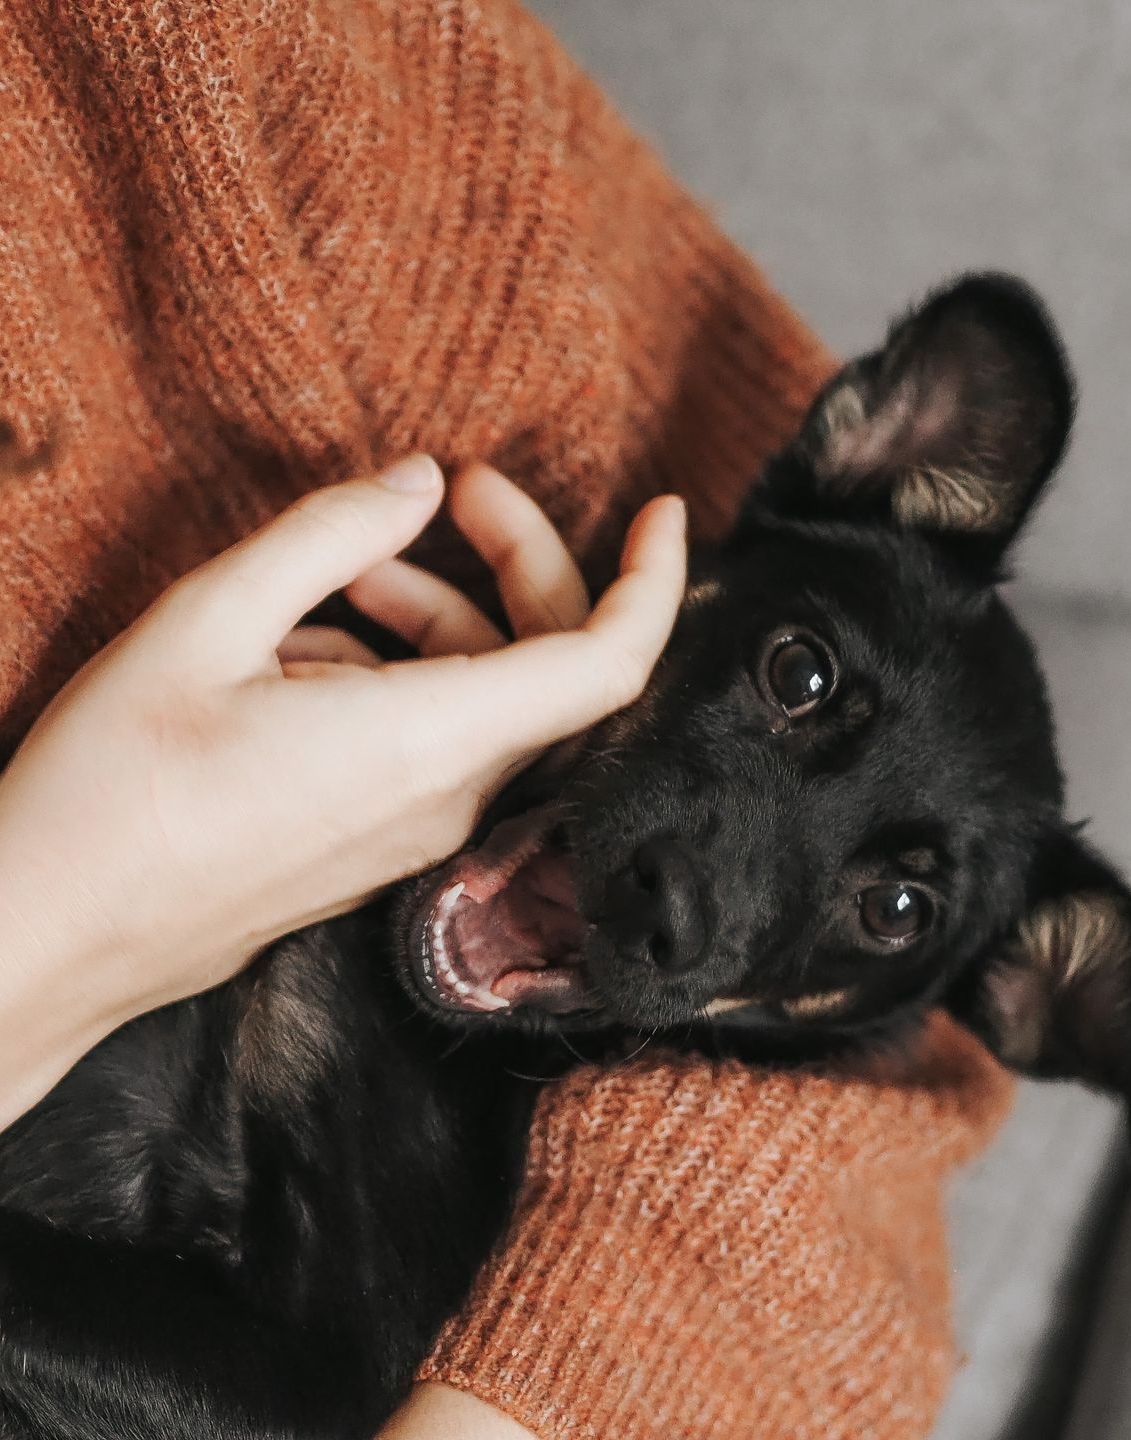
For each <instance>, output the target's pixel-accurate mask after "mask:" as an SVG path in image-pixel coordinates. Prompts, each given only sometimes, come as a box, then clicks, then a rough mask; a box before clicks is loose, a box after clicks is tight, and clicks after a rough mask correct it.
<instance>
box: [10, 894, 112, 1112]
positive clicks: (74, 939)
mask: <svg viewBox="0 0 1131 1440" xmlns="http://www.w3.org/2000/svg"><path fill="white" fill-rule="evenodd" d="M32 912H36V913H38V914H39V916H40V921H39V923H37V921H36V919H35V918H34V915H33V913H32ZM102 948H103V947H101V946H100V945H99V944H97V943H92V942H91V940H90V939H89V938H87V937H84V936H83V935H82V934H81V932H80V931H78V930H77V929H75V928H73V927H72V926H71V924H69V923H68V921H67V920H66V918H65V917H63V916H60V915H59V914H58V912H57V911H56V913H52V911H51V908H50V907H49V903H48V900H47V898H46V897H43V899H42V907H41V905H40V902H39V901H38V900H36V899H35V898H34V890H33V888H32V887H30V886H25V884H24V883H23V882H22V881H21V879H20V878H19V876H18V875H16V874H14V873H11V872H9V873H8V874H5V875H4V878H3V880H2V881H0V1035H2V1036H3V1044H2V1045H0V1129H3V1128H4V1127H6V1126H7V1125H9V1124H11V1123H12V1121H14V1120H15V1119H17V1118H18V1117H19V1116H20V1115H22V1114H23V1113H24V1112H25V1111H27V1110H29V1109H31V1107H32V1106H33V1105H35V1104H36V1103H37V1102H38V1101H39V1100H41V1099H42V1098H43V1096H44V1095H46V1094H47V1092H48V1091H49V1090H50V1089H51V1088H52V1087H53V1086H54V1085H55V1084H56V1083H57V1082H58V1081H59V1080H60V1079H62V1077H63V1076H64V1075H65V1074H66V1073H67V1071H68V1070H69V1069H70V1068H71V1066H72V1065H74V1064H75V1063H76V1062H77V1061H78V1060H79V1059H81V1057H82V1056H83V1055H84V1054H86V1052H87V1051H88V1050H90V1049H92V1048H93V1047H94V1046H95V1045H96V1044H97V1043H98V1042H99V1041H100V1040H102V1039H104V1038H105V1037H106V1035H108V1034H109V1033H110V1031H111V1030H113V1029H115V1028H116V1027H117V1025H119V1024H121V1023H122V1022H123V1021H124V1020H126V1019H128V1018H129V1015H128V1012H127V1008H126V1007H125V1006H124V1005H122V1004H120V1003H118V1000H117V997H116V996H113V995H112V994H111V993H110V992H109V991H108V989H107V987H106V985H105V978H106V974H107V966H106V965H105V963H104V961H103V959H102V958H101V956H100V953H99V952H100V950H101V949H102Z"/></svg>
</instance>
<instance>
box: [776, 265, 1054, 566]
mask: <svg viewBox="0 0 1131 1440" xmlns="http://www.w3.org/2000/svg"><path fill="white" fill-rule="evenodd" d="M1072 395H1073V390H1072V379H1071V375H1070V373H1069V369H1068V364H1067V361H1066V359H1065V355H1064V351H1063V349H1062V347H1061V343H1060V340H1059V339H1058V337H1057V334H1056V330H1055V328H1054V327H1053V324H1052V321H1051V320H1050V319H1049V317H1048V314H1047V312H1046V311H1045V308H1044V306H1043V305H1042V303H1041V301H1040V300H1039V299H1038V297H1037V296H1036V295H1035V294H1034V293H1033V291H1032V290H1030V289H1029V287H1028V286H1027V285H1024V284H1023V283H1022V282H1021V281H1019V280H1016V279H1013V278H1012V277H1010V276H1005V275H994V274H984V275H971V276H967V277H966V278H965V279H963V280H960V281H958V282H957V283H956V284H953V285H951V286H949V287H948V288H946V289H943V290H940V291H938V292H936V293H935V294H934V295H932V296H930V297H929V298H928V299H927V300H926V301H925V302H924V304H922V305H921V306H919V307H918V309H916V310H913V311H912V312H911V313H910V314H909V315H908V316H906V318H905V319H903V320H902V321H900V322H899V323H898V324H896V325H895V326H894V327H893V329H892V331H891V333H890V334H889V336H888V340H887V343H886V344H885V345H884V346H883V347H882V348H881V349H879V350H877V351H875V352H873V353H872V354H870V355H865V356H863V357H862V358H861V359H859V360H855V361H853V362H852V364H850V365H848V366H846V367H845V369H844V370H842V371H841V372H840V374H839V375H838V376H836V378H835V379H833V380H832V381H831V382H830V384H829V385H828V386H826V388H825V390H824V391H823V393H822V394H821V395H820V396H818V398H817V401H816V403H815V404H814V406H813V408H812V410H811V411H810V413H809V416H808V418H807V419H806V421H805V423H804V426H803V428H802V430H801V434H800V435H799V437H798V439H797V440H796V441H795V442H794V444H793V445H792V446H791V447H790V449H789V450H787V451H786V452H785V454H784V456H782V457H781V459H780V460H779V462H778V463H777V464H776V465H775V466H772V467H771V469H770V471H769V473H768V475H767V485H766V489H765V491H764V492H763V494H762V495H761V496H758V495H755V497H754V504H755V506H758V505H759V504H760V503H768V505H769V507H770V509H771V510H772V511H774V512H776V513H778V514H782V515H786V516H791V517H793V518H806V519H828V518H839V519H848V520H862V521H873V522H874V521H880V522H882V523H885V524H891V525H894V526H896V527H897V528H901V529H909V530H916V531H919V532H925V533H928V534H931V535H933V536H934V537H936V538H938V539H940V540H942V541H945V542H948V543H949V544H951V546H952V547H953V548H954V549H955V550H956V551H958V552H961V553H963V554H964V555H965V556H967V557H969V558H971V559H973V560H974V561H976V562H983V563H985V564H988V565H990V566H991V567H992V566H994V565H996V563H997V561H998V560H999V559H1000V557H1001V554H1002V552H1003V551H1004V549H1005V548H1006V547H1007V546H1008V545H1009V543H1010V542H1011V541H1012V539H1013V538H1014V536H1015V534H1016V533H1017V530H1018V529H1019V527H1020V526H1021V524H1022V522H1023V521H1024V519H1025V517H1026V516H1027V515H1028V513H1029V511H1030V510H1031V508H1032V506H1033V504H1034V502H1035V501H1036V499H1037V498H1038V496H1039V495H1040V493H1041V491H1042V489H1043V488H1044V486H1045V483H1046V482H1047V480H1048V479H1049V476H1050V475H1051V474H1052V471H1053V470H1054V468H1055V467H1056V464H1057V462H1058V461H1059V459H1060V457H1061V454H1062V453H1063V450H1064V447H1065V444H1066V442H1067V439H1068V433H1069V430H1070V428H1071V424H1072V409H1073V399H1072Z"/></svg>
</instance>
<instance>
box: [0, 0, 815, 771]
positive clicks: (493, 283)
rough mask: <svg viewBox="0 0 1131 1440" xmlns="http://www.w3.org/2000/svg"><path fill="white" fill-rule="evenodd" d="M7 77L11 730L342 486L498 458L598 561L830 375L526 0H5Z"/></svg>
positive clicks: (1, 663) (2, 597) (0, 315)
mask: <svg viewBox="0 0 1131 1440" xmlns="http://www.w3.org/2000/svg"><path fill="white" fill-rule="evenodd" d="M0 81H2V83H0V135H2V136H3V137H4V139H3V149H2V151H0V166H2V178H3V182H4V183H3V184H2V185H0V422H4V423H6V424H7V425H8V426H9V427H10V428H11V431H12V435H11V444H10V445H9V447H8V459H9V462H10V465H9V469H10V472H11V478H10V480H9V482H8V484H7V486H6V487H5V489H4V491H3V506H4V509H3V523H2V527H0V529H2V534H0V714H2V715H3V716H4V724H5V728H4V730H3V731H0V745H2V744H3V742H4V741H5V740H7V741H9V742H10V740H11V738H12V737H13V736H14V735H16V734H18V733H19V732H20V730H21V729H22V728H26V725H27V723H28V722H29V720H30V718H31V717H32V716H33V714H34V713H35V711H36V710H37V709H38V707H40V706H41V705H42V702H43V700H44V699H45V697H46V696H47V695H48V694H49V693H50V691H51V689H52V688H54V687H56V686H57V685H58V683H59V682H60V681H61V680H62V679H63V678H64V677H65V675H66V674H67V673H68V672H69V671H70V670H71V669H73V668H74V664H75V662H76V660H78V659H81V658H84V657H85V656H87V655H88V654H90V653H91V652H92V651H93V650H94V649H95V648H97V647H98V646H99V645H100V644H101V643H102V642H103V641H105V640H106V639H107V638H108V637H109V636H110V635H112V634H113V633H114V632H115V631H116V630H117V629H119V628H120V627H121V625H122V624H123V623H124V622H125V621H127V620H128V619H130V618H131V617H132V616H133V615H134V614H135V613H136V612H137V611H138V609H139V608H140V607H141V606H142V605H143V604H144V603H145V602H146V601H148V600H149V599H151V598H152V597H153V596H154V595H155V594H156V593H157V592H158V591H159V590H160V589H161V588H162V587H163V586H164V585H165V584H166V583H167V582H168V581H169V580H170V579H171V578H172V577H173V576H175V575H176V574H177V573H178V572H180V571H183V570H184V569H186V568H188V567H190V566H192V565H193V564H194V563H195V562H197V561H199V560H201V559H202V558H204V557H205V556H207V555H208V554H210V553H212V552H214V551H215V550H217V549H219V548H222V547H223V546H224V545H226V544H227V543H228V542H230V541H232V540H234V539H235V538H236V537H238V536H239V535H241V534H243V533H244V532H246V531H247V530H248V529H249V528H252V527H253V526H254V525H255V524H257V523H258V522H260V521H262V520H263V519H265V518H266V517H267V516H268V515H270V514H271V513H272V512H273V511H275V510H277V509H279V508H280V507H281V506H282V505H283V504H284V503H285V502H286V501H287V500H289V499H291V498H292V497H294V496H295V495H297V494H299V493H300V492H302V491H303V490H305V489H307V488H309V487H310V486H311V485H314V484H321V483H325V482H326V481H328V480H330V479H333V478H336V477H341V476H344V475H346V474H347V473H349V472H351V471H357V470H362V469H365V468H366V467H369V466H372V465H373V464H375V463H377V462H380V461H383V460H386V459H388V458H390V457H392V456H395V455H398V454H400V453H402V452H404V451H406V450H410V449H426V450H429V451H431V452H432V453H433V454H435V455H436V456H437V458H438V459H440V460H441V462H443V463H445V464H452V463H454V462H457V461H460V460H465V459H469V458H483V459H490V460H493V461H495V462H496V463H497V464H499V465H500V466H501V467H502V468H503V469H504V470H507V471H508V472H510V473H511V474H513V475H514V476H516V478H519V479H521V480H524V481H525V482H526V483H527V484H528V485H529V487H530V489H531V490H532V492H533V493H535V494H536V495H537V497H538V499H539V500H540V501H542V502H543V504H544V505H545V506H546V507H547V508H548V510H549V511H550V513H551V515H552V516H553V518H554V519H555V520H556V521H557V523H558V524H559V525H560V526H561V527H562V528H563V530H564V532H565V533H566V535H567V536H568V538H569V539H570V541H571V543H572V544H573V545H574V547H575V548H576V550H577V551H578V553H579V554H581V555H583V556H584V557H585V558H586V560H587V562H588V564H589V566H590V569H591V572H592V573H600V572H602V571H603V569H604V567H605V565H606V564H607V562H608V559H609V555H610V551H611V547H612V544H613V541H614V539H615V537H616V535H617V534H618V533H619V532H620V530H621V528H622V526H623V521H624V518H625V516H626V514H627V513H628V512H629V511H630V510H632V509H634V508H635V507H636V506H637V505H638V504H639V503H640V502H641V500H642V499H644V498H645V497H646V496H648V495H650V494H653V493H656V492H658V491H660V490H663V489H669V488H679V489H682V490H686V491H688V492H689V493H690V494H691V497H692V501H693V505H694V510H695V520H696V522H697V527H698V530H699V533H700V534H709V533H712V532H716V531H717V530H718V529H719V528H720V526H721V525H723V524H725V522H726V520H727V518H728V517H729V515H730V514H731V513H732V512H733V509H734V507H735V505H736V503H737V501H738V498H739V496H740V494H741V492H742V490H743V488H744V487H745V486H746V485H747V484H748V482H749V480H750V479H751V477H752V476H754V475H755V474H756V473H757V470H758V467H759V465H760V463H761V462H762V461H763V460H764V458H765V456H766V454H767V452H768V451H770V450H772V449H773V448H774V447H775V446H777V445H779V444H780V443H781V441H782V440H783V438H784V437H785V436H786V435H787V434H788V433H789V431H790V430H791V429H792V428H793V427H794V426H795V424H796V422H797V419H798V415H799V413H800V411H801V410H802V409H803V407H804V406H805V404H806V402H807V400H808V399H809V397H810V396H811V394H812V391H813V389H814V387H815V386H816V385H817V384H818V382H819V381H820V380H821V379H822V378H823V376H824V375H825V374H826V373H827V371H828V367H829V359H828V356H827V354H826V353H825V351H824V350H823V349H822V347H821V346H820V344H819V343H818V342H817V341H816V340H815V339H814V338H813V336H812V335H811V334H810V333H809V332H808V331H806V329H805V328H804V327H803V326H802V325H800V324H799V323H798V321H797V320H796V318H795V317H794V316H793V315H792V314H791V313H790V311H789V310H788V309H787V308H786V306H785V305H784V304H783V303H782V302H781V301H780V300H779V299H778V298H777V297H776V296H775V295H774V294H773V293H772V292H771V291H770V290H769V289H768V287H767V286H766V284H765V282H764V281H763V280H762V278H761V277H760V276H759V274H758V273H757V271H756V270H755V269H754V267H753V266H752V265H751V264H750V263H749V262H748V261H747V260H746V259H744V258H743V257H742V256H741V255H740V254H738V253H737V252H736V251H735V249H734V248H733V247H732V246H731V245H729V244H728V243H727V242H726V241H725V240H723V239H722V238H721V237H720V236H719V235H718V234H717V233H716V232H715V231H714V230H713V229H712V228H711V226H710V224H709V222H708V221H707V220H706V218H705V217H704V216H703V215H702V213H701V212H700V211H699V210H698V209H697V208H696V207H695V206H694V205H692V204H690V203H689V202H688V200H687V199H686V198H685V197H684V196H683V195H682V194H681V192H680V191H679V190H678V189H677V187H675V186H674V185H673V184H672V182H671V181H670V180H669V179H668V178H667V177H666V176H665V175H664V174H663V173H662V171H661V169H660V168H659V166H658V165H657V163H656V161H655V160H654V159H653V158H652V156H651V155H650V154H649V153H648V151H647V150H646V149H645V148H644V147H643V146H642V145H641V144H640V142H639V141H637V140H636V139H635V138H634V137H633V136H632V135H631V134H630V133H629V132H628V131H627V130H626V129H625V128H624V126H623V125H622V124H621V123H620V122H619V121H618V119H617V118H616V116H615V115H614V114H613V113H612V112H611V110H610V109H609V107H608V105H607V103H606V102H605V101H604V100H603V99H602V97H601V95H600V93H599V92H598V91H597V90H596V89H595V87H594V86H593V85H592V84H591V83H590V82H589V81H588V80H587V79H585V77H584V76H582V75H581V74H580V73H579V72H578V71H577V69H576V68H575V67H574V66H573V65H572V64H571V63H570V61H569V60H568V59H567V58H566V57H565V56H564V54H563V53H562V52H561V50H560V49H559V48H558V47H557V45H556V44H555V43H554V42H553V41H552V40H551V39H550V38H549V37H548V36H547V34H546V33H545V32H544V31H543V30H542V29H541V28H540V27H539V26H538V25H537V24H536V23H535V22H534V21H533V20H531V19H530V18H529V17H528V16H527V15H526V14H525V13H524V12H523V11H522V10H521V9H519V8H518V7H517V6H516V5H514V4H510V3H508V0H486V3H472V0H211V3H210V0H97V3H91V0H52V3H50V4H45V3H43V0H0ZM48 453H49V454H50V459H51V463H49V464H47V465H42V464H36V463H35V462H36V460H37V458H39V459H41V458H43V456H44V454H48ZM452 549H453V547H452V546H451V544H450V543H448V542H444V543H441V542H439V541H433V542H432V544H431V547H430V549H428V550H427V553H428V554H429V555H430V558H432V559H433V560H439V561H440V562H441V563H443V564H444V565H445V568H447V569H449V570H451V568H452V565H453V563H454V562H453V557H452Z"/></svg>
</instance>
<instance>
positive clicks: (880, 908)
mask: <svg viewBox="0 0 1131 1440" xmlns="http://www.w3.org/2000/svg"><path fill="white" fill-rule="evenodd" d="M856 903H857V905H858V906H859V907H860V923H861V924H862V925H863V926H864V929H865V930H867V931H868V933H869V935H871V936H872V937H873V938H874V939H876V940H885V941H887V943H888V944H889V945H906V944H907V943H908V942H909V941H911V940H914V939H915V938H916V937H917V936H919V935H921V934H922V933H923V931H924V930H926V928H927V926H928V925H929V924H930V923H931V915H932V907H931V902H930V900H928V898H927V897H926V895H924V894H923V892H922V890H916V889H915V888H914V887H913V886H911V885H901V884H895V885H873V886H872V887H871V888H870V889H868V890H862V891H861V892H860V894H859V895H858V896H857V897H856Z"/></svg>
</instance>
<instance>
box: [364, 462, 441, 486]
mask: <svg viewBox="0 0 1131 1440" xmlns="http://www.w3.org/2000/svg"><path fill="white" fill-rule="evenodd" d="M376 478H377V483H378V485H383V486H384V487H385V489H386V490H395V491H396V492H397V494H398V495H422V494H423V493H424V492H425V491H426V490H435V489H436V487H437V486H438V485H442V484H443V483H444V476H443V474H442V472H441V470H440V467H439V465H437V464H436V462H435V460H433V459H432V457H431V455H408V456H406V457H405V459H403V460H398V461H397V463H396V464H395V465H390V466H389V468H388V469H387V470H382V471H381V473H380V474H379V475H378V476H377V477H376Z"/></svg>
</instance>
